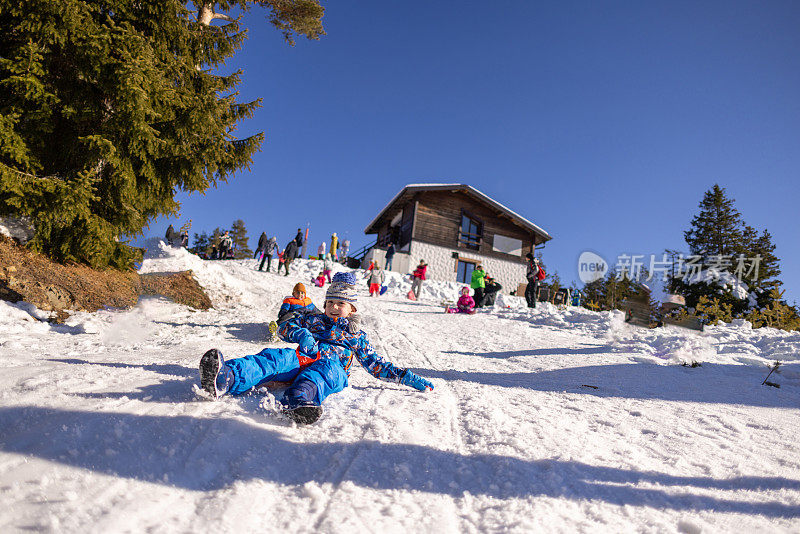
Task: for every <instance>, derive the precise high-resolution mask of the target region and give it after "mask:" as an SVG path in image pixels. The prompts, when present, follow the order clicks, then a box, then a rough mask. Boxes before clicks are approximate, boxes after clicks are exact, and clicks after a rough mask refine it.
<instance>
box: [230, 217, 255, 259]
mask: <svg viewBox="0 0 800 534" xmlns="http://www.w3.org/2000/svg"><path fill="white" fill-rule="evenodd" d="M231 239H232V240H233V246H234V251H235V252H234V256H233V257H234V258H250V257H252V256H253V251H252V250H250V247H248V246H247V241H248V237H247V229H246V228H245V227H244V221H243V220H241V219H236V220H235V221H233V224H232V225H231Z"/></svg>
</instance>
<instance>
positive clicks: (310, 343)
mask: <svg viewBox="0 0 800 534" xmlns="http://www.w3.org/2000/svg"><path fill="white" fill-rule="evenodd" d="M298 345H300V352H302V353H303V354H307V355H309V356H310V355H313V354H316V353H317V352H319V346H318V345H317V340H316V339H314V336H312V335H311V332H309V331H308V330H305V329H304V330H303V331H302V332H301V333H300V339H299V341H298Z"/></svg>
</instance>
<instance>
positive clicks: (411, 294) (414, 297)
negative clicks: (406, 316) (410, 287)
mask: <svg viewBox="0 0 800 534" xmlns="http://www.w3.org/2000/svg"><path fill="white" fill-rule="evenodd" d="M406 297H407V298H408V300H417V296H416V295H415V294H414V292H413V291H409V292H408V294H407V295H406Z"/></svg>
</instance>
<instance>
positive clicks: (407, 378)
mask: <svg viewBox="0 0 800 534" xmlns="http://www.w3.org/2000/svg"><path fill="white" fill-rule="evenodd" d="M400 383H401V384H403V385H404V386H411V387H412V388H414V389H418V390H420V391H433V384H432V383H431V382H430V381H429V380H425V379H424V378H422V377H421V376H419V375H417V374H414V373H412V372H411V371H406V372H405V374H404V375H403V378H401V379H400Z"/></svg>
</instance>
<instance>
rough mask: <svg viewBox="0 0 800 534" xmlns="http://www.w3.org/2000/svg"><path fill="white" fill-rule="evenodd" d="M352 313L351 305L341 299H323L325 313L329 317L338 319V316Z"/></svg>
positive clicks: (347, 315) (346, 315)
mask: <svg viewBox="0 0 800 534" xmlns="http://www.w3.org/2000/svg"><path fill="white" fill-rule="evenodd" d="M352 313H353V306H352V305H351V304H350V303H349V302H345V301H343V300H326V301H325V315H327V316H328V317H330V318H331V319H338V318H339V317H349V316H350V314H352Z"/></svg>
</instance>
